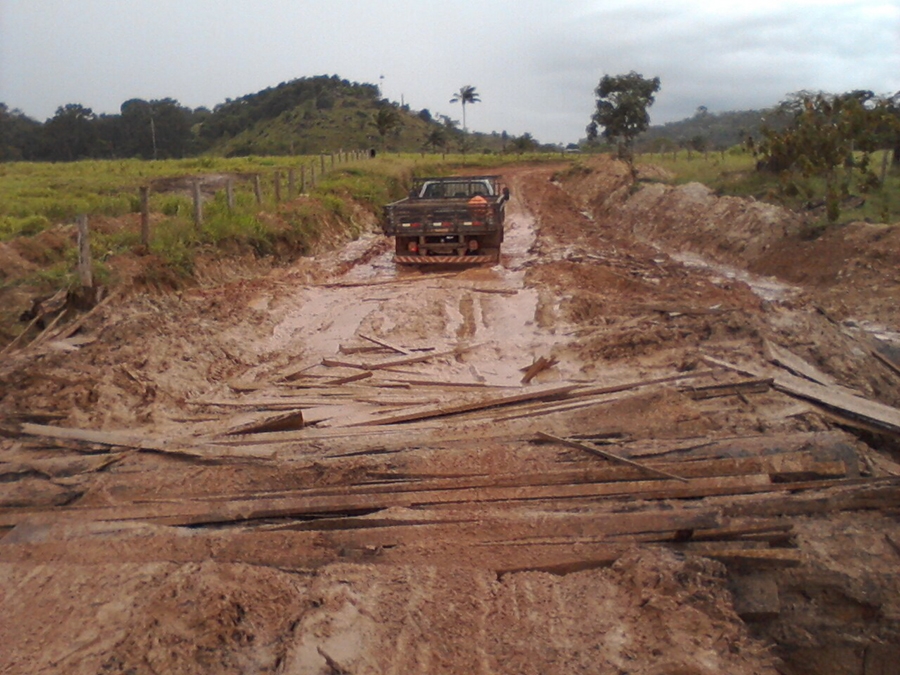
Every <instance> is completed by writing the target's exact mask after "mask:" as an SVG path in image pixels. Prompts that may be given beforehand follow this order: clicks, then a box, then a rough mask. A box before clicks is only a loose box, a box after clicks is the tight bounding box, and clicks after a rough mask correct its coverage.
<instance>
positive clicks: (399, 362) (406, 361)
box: [365, 345, 477, 370]
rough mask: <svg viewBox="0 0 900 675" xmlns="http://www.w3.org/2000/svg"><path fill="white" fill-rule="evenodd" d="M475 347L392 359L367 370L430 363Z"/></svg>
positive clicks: (367, 365) (367, 366)
mask: <svg viewBox="0 0 900 675" xmlns="http://www.w3.org/2000/svg"><path fill="white" fill-rule="evenodd" d="M475 346H477V345H473V346H472V347H457V348H456V349H450V350H448V351H445V352H429V353H427V354H419V355H417V356H406V357H404V358H402V359H392V360H390V361H380V362H377V363H367V364H365V367H366V369H367V370H381V369H383V368H395V367H397V366H407V365H411V364H413V363H422V362H424V361H430V360H431V359H437V358H442V357H444V356H456V355H458V354H462V353H463V352H466V351H468V350H470V349H474V348H475Z"/></svg>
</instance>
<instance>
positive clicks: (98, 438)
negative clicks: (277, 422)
mask: <svg viewBox="0 0 900 675" xmlns="http://www.w3.org/2000/svg"><path fill="white" fill-rule="evenodd" d="M21 431H22V433H23V434H25V435H28V436H42V437H45V438H56V439H60V440H69V441H80V442H84V443H94V444H97V445H108V446H112V447H122V448H134V449H135V450H140V451H143V452H158V453H162V454H168V455H173V456H176V457H186V458H191V459H198V460H204V461H215V460H227V461H232V460H238V461H250V460H253V459H255V458H258V455H256V454H251V453H248V452H246V451H244V452H240V453H238V452H230V451H228V450H227V449H225V448H222V447H218V446H211V445H200V444H194V443H192V441H190V440H183V439H177V438H173V439H159V438H146V437H142V436H136V435H132V434H128V433H123V432H118V431H93V430H89V429H73V428H67V427H54V426H46V425H43V424H28V423H26V424H22V426H21Z"/></svg>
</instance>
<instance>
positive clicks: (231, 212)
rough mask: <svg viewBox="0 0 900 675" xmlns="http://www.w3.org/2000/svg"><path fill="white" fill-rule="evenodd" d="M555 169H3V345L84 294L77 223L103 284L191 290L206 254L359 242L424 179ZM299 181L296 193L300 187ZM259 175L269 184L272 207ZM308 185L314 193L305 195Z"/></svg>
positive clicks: (465, 163) (382, 162)
mask: <svg viewBox="0 0 900 675" xmlns="http://www.w3.org/2000/svg"><path fill="white" fill-rule="evenodd" d="M548 159H552V161H558V160H559V156H558V155H553V156H548V155H531V156H528V155H526V156H518V155H515V156H504V157H501V156H498V155H491V154H484V155H473V154H470V155H467V156H461V155H447V156H446V157H442V156H440V155H424V156H423V155H421V154H415V155H396V154H391V155H385V156H379V157H377V158H375V159H370V158H364V159H363V158H355V159H354V158H352V157H350V156H347V155H345V156H344V158H343V161H342V160H341V159H340V158H335V161H334V164H333V163H332V158H331V156H325V157H324V158H323V157H322V156H320V155H315V156H291V157H247V158H234V159H226V158H201V159H191V160H180V161H176V160H171V161H139V160H125V161H118V160H116V161H83V162H73V163H56V164H51V163H40V164H36V163H7V164H0V338H3V337H7V338H8V337H10V336H14V335H15V334H16V333H17V331H18V330H21V327H17V323H18V316H19V314H21V312H22V311H23V307H24V304H23V303H26V301H28V299H29V298H35V297H40V296H42V295H50V294H52V293H54V292H56V291H57V290H59V289H61V288H62V289H69V290H73V289H76V287H77V286H78V278H77V274H76V269H77V258H78V256H77V253H76V250H75V239H76V238H75V227H74V224H73V223H74V220H75V217H76V216H77V215H81V214H85V215H88V217H89V222H90V229H91V238H90V246H91V253H92V258H93V261H92V262H93V273H94V278H95V279H96V280H97V281H98V282H99V283H101V284H103V285H110V286H115V285H116V284H117V283H119V282H120V281H121V280H122V278H121V274H120V272H121V270H122V269H123V261H124V260H125V259H128V260H129V261H130V262H128V263H127V264H125V265H124V267H126V268H128V269H129V270H130V271H131V273H133V270H134V268H135V267H137V268H139V269H140V270H141V272H140V274H141V275H142V276H141V277H140V278H142V279H144V280H145V281H147V282H148V283H163V284H165V285H180V284H183V283H190V279H191V277H192V275H193V272H194V270H195V266H196V261H197V258H198V256H200V255H203V256H204V257H205V258H207V259H209V258H217V257H226V256H232V255H235V254H238V255H257V256H268V255H273V254H277V255H278V257H279V259H284V258H285V257H286V258H287V259H290V258H292V257H296V256H299V255H305V254H308V253H310V252H311V251H313V250H315V249H316V247H317V246H318V245H319V244H320V243H321V242H322V240H323V237H326V236H327V237H330V238H337V239H339V240H340V239H346V238H352V237H355V236H358V235H359V233H360V232H361V229H362V227H361V223H360V222H358V218H356V215H355V214H358V212H359V208H360V207H362V208H363V209H365V210H367V211H369V212H370V213H372V214H378V213H379V212H380V209H381V207H382V206H383V205H384V204H385V203H387V202H389V201H392V200H394V199H397V198H399V197H402V196H403V195H404V194H405V193H406V190H407V189H408V186H409V183H410V179H411V178H412V177H413V176H414V175H425V174H432V175H441V174H446V173H451V172H453V171H455V170H457V169H458V168H460V167H465V168H472V167H483V168H484V169H485V170H486V171H490V170H493V169H494V168H496V167H498V166H500V165H502V164H504V163H511V162H515V163H520V162H523V161H546V160H548ZM323 162H324V169H325V170H324V171H323ZM301 168H303V169H304V172H303V173H301ZM291 170H294V193H290V192H289V185H288V173H289V172H290V171H291ZM276 172H278V173H279V174H280V180H279V184H280V194H281V200H280V201H278V200H276V190H275V181H274V178H275V174H276ZM313 172H314V174H315V180H314V184H313V181H312V179H311V177H312V176H313ZM226 176H228V177H231V178H232V179H233V185H234V205H233V208H230V207H229V205H228V202H227V198H226V192H225V188H224V183H225V177H226ZM254 176H259V177H260V185H261V195H260V196H261V200H260V201H258V200H257V196H256V191H255V187H254V181H253V177H254ZM302 176H305V178H306V180H307V184H306V188H307V189H306V190H305V191H304V193H303V194H302V195H301V194H300V188H301V177H302ZM194 179H198V180H199V181H200V182H201V184H202V185H203V225H202V227H200V228H198V227H197V226H196V225H195V223H194V218H193V213H194V207H193V199H192V195H191V184H192V182H193V180H194ZM144 185H147V186H150V204H149V205H150V212H151V217H150V220H151V236H150V244H149V247H144V246H143V245H142V242H141V233H140V216H139V213H140V197H139V188H140V187H141V186H144Z"/></svg>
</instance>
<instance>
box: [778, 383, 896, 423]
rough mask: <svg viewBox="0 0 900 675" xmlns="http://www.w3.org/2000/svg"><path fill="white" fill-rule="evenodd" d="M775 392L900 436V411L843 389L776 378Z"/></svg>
mask: <svg viewBox="0 0 900 675" xmlns="http://www.w3.org/2000/svg"><path fill="white" fill-rule="evenodd" d="M775 388H776V389H778V390H779V391H783V392H785V393H787V394H790V395H792V396H797V397H799V398H802V399H805V400H807V401H812V402H813V403H816V404H819V405H822V406H824V407H825V408H829V409H833V410H836V411H837V412H839V413H841V414H847V415H850V416H852V417H854V418H857V419H860V420H861V421H863V422H865V423H867V424H871V425H874V426H877V427H878V428H880V429H883V430H885V431H889V432H891V433H894V434H900V409H897V408H893V407H891V406H889V405H885V404H884V403H878V402H876V401H870V400H869V399H865V398H861V397H859V396H852V395H849V394H847V393H846V390H844V389H843V388H839V389H836V388H834V387H826V386H823V385H821V384H816V383H815V382H810V381H808V380H803V379H801V378H799V377H794V376H793V375H787V374H780V375H778V376H777V377H775Z"/></svg>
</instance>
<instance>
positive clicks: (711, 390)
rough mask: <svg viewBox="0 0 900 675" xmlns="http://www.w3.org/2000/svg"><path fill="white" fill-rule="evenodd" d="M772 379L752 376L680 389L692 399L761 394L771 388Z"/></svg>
mask: <svg viewBox="0 0 900 675" xmlns="http://www.w3.org/2000/svg"><path fill="white" fill-rule="evenodd" d="M773 382H774V380H773V379H772V378H771V377H766V378H761V379H760V378H754V379H752V380H743V381H741V382H729V383H726V384H711V385H707V386H705V387H685V388H684V389H682V391H684V392H685V393H686V394H687V395H688V396H690V397H691V398H692V399H694V400H702V399H707V398H718V397H720V396H738V395H744V394H762V393H765V392H767V391H769V389H770V388H771V386H772V384H773Z"/></svg>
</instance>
